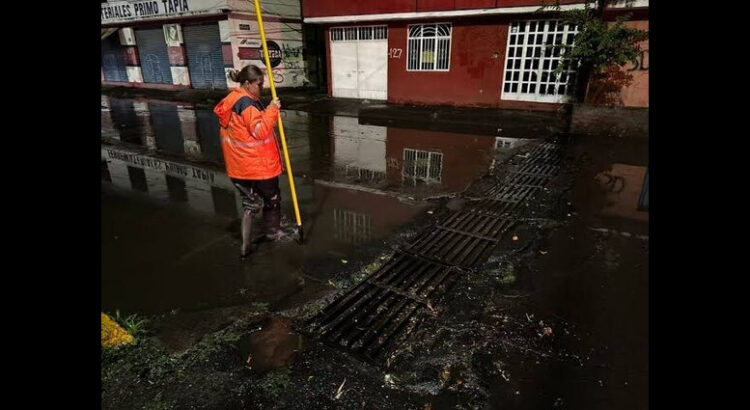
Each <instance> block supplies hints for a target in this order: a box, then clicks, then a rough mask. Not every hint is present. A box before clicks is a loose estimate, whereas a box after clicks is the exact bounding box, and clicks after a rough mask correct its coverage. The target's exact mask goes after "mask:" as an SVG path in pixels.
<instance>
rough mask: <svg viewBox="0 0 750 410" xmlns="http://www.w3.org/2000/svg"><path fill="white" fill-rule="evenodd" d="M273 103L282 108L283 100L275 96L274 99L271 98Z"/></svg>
mask: <svg viewBox="0 0 750 410" xmlns="http://www.w3.org/2000/svg"><path fill="white" fill-rule="evenodd" d="M271 105H275V106H276V108H278V109H281V100H279V99H278V98H274V99H273V100H271Z"/></svg>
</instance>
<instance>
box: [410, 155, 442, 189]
mask: <svg viewBox="0 0 750 410" xmlns="http://www.w3.org/2000/svg"><path fill="white" fill-rule="evenodd" d="M401 172H402V176H403V182H405V183H411V184H413V185H416V184H418V183H424V184H435V183H437V184H439V183H440V181H441V179H442V173H443V154H441V153H439V152H430V151H421V150H416V149H411V148H404V164H403V168H402V171H401Z"/></svg>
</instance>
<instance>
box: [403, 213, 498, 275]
mask: <svg viewBox="0 0 750 410" xmlns="http://www.w3.org/2000/svg"><path fill="white" fill-rule="evenodd" d="M511 225H512V221H510V220H508V219H505V218H498V217H495V216H490V215H482V214H477V213H474V212H467V211H459V212H454V213H452V214H451V215H450V216H449V217H448V218H447V219H446V220H445V221H444V222H443V223H441V224H439V225H436V226H433V227H430V228H429V229H428V230H427V231H425V232H424V233H423V234H421V235H419V236H418V237H417V238H416V239H415V240H413V241H412V243H411V244H409V245H407V246H405V247H404V248H403V249H404V251H406V252H409V253H411V254H417V255H422V256H425V257H427V258H430V259H431V260H435V261H439V262H441V263H445V264H448V265H454V266H461V267H466V268H470V267H472V266H474V265H475V264H476V263H477V262H479V261H480V260H481V258H482V257H483V256H484V255H485V253H486V252H488V251H490V250H492V248H493V247H494V246H495V244H496V243H497V241H499V240H500V236H501V235H502V234H503V233H504V232H505V231H506V230H508V228H510V226H511Z"/></svg>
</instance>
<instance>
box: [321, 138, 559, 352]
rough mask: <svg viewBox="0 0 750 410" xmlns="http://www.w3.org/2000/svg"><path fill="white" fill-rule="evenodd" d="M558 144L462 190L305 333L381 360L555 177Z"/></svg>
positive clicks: (537, 149)
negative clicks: (453, 205) (455, 203)
mask: <svg viewBox="0 0 750 410" xmlns="http://www.w3.org/2000/svg"><path fill="white" fill-rule="evenodd" d="M561 162H562V154H561V152H560V150H559V149H558V147H557V145H555V144H553V143H542V144H540V145H538V146H537V147H535V148H534V149H532V150H531V151H530V152H529V153H528V154H527V157H526V159H525V160H524V161H523V162H522V164H521V166H520V168H519V169H518V171H516V172H514V173H511V174H510V175H509V176H508V177H507V178H506V180H505V181H504V182H501V181H498V180H497V179H495V178H492V177H488V178H483V179H481V180H479V181H476V182H475V183H474V184H472V185H471V186H470V187H469V188H468V189H467V190H466V191H465V192H464V194H463V195H462V197H463V198H464V199H469V201H468V202H467V203H466V204H465V206H464V208H463V209H462V210H460V211H454V212H451V213H450V214H449V215H448V216H447V217H446V218H444V219H443V220H442V221H441V222H440V223H439V224H437V225H434V226H431V227H429V228H428V229H426V230H424V231H423V232H421V233H420V234H418V235H417V236H416V237H415V238H414V239H413V240H412V241H411V242H410V243H409V244H408V245H404V246H402V247H401V248H400V249H399V250H398V252H397V253H396V255H395V256H394V257H393V258H392V259H391V260H389V261H388V262H387V263H386V264H385V265H383V266H382V267H381V268H380V269H378V271H377V272H375V273H373V274H372V275H371V276H370V277H369V278H368V279H366V280H365V281H363V282H362V283H360V284H359V285H357V286H356V287H354V289H352V290H350V291H349V292H347V293H346V294H344V295H343V296H341V297H340V298H338V299H337V300H335V301H334V302H332V303H331V304H330V305H328V307H326V308H325V309H324V310H323V311H322V312H321V313H320V314H319V315H317V316H316V317H315V318H313V319H312V320H311V321H310V322H309V323H308V327H307V329H308V333H310V334H311V335H312V336H315V337H318V338H320V340H322V341H323V342H325V343H327V344H329V345H332V346H335V347H337V348H341V349H344V350H346V351H349V352H351V353H353V354H355V355H357V356H358V357H361V358H363V359H365V360H368V361H371V362H381V361H382V360H383V359H384V358H385V357H389V356H390V353H391V352H392V351H393V350H395V348H396V347H397V346H399V345H400V344H401V343H402V342H403V341H405V340H406V339H407V338H408V337H409V335H410V334H411V333H413V331H414V330H415V329H416V328H417V327H418V326H419V325H420V323H422V321H423V320H424V318H425V317H426V315H427V314H428V313H429V312H428V311H429V310H432V308H431V306H430V305H429V300H430V299H431V298H434V297H435V296H437V295H439V294H441V293H442V292H444V291H445V290H447V288H448V287H449V286H450V285H451V284H452V282H453V281H454V280H455V279H456V278H457V277H458V275H457V273H460V272H462V271H463V269H462V268H472V267H474V266H477V265H478V264H480V263H482V262H483V261H484V260H485V259H486V258H487V256H488V255H489V253H490V252H491V251H492V249H494V247H495V246H496V245H497V243H498V241H499V240H500V239H501V238H502V236H503V234H504V233H505V232H507V231H508V230H509V229H510V228H511V227H512V226H513V224H514V223H515V222H514V220H513V219H512V215H513V212H514V211H515V210H516V209H517V208H518V207H519V206H520V205H521V202H522V201H524V200H527V199H529V198H530V197H531V196H532V195H534V194H535V193H536V192H537V191H538V190H539V189H541V188H542V187H543V186H544V185H545V184H546V183H547V182H549V180H550V179H551V178H552V177H553V176H554V175H556V174H557V173H558V172H559V170H560V167H559V164H560V163H561Z"/></svg>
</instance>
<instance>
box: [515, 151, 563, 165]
mask: <svg viewBox="0 0 750 410" xmlns="http://www.w3.org/2000/svg"><path fill="white" fill-rule="evenodd" d="M561 163H562V154H561V153H560V152H559V151H551V150H550V151H544V152H543V153H542V154H540V155H535V156H530V157H529V158H527V159H526V161H524V165H528V164H534V165H554V166H559V165H560V164H561Z"/></svg>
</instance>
